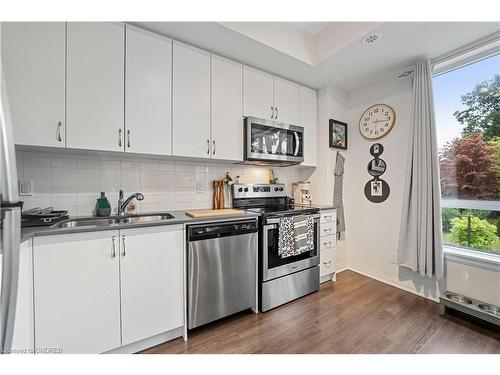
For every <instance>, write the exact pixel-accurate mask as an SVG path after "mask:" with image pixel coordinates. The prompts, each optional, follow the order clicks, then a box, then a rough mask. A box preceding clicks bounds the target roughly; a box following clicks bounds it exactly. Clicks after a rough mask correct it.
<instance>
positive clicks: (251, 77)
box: [243, 66, 274, 119]
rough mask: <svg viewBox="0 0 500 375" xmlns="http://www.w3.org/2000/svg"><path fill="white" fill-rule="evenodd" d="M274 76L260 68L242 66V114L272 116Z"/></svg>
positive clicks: (268, 117) (266, 117)
mask: <svg viewBox="0 0 500 375" xmlns="http://www.w3.org/2000/svg"><path fill="white" fill-rule="evenodd" d="M273 81H274V77H273V76H272V75H271V74H268V73H265V72H262V71H260V70H257V69H254V68H250V67H248V66H244V67H243V115H244V116H253V117H259V118H263V119H272V118H274V109H273V106H274V82H273Z"/></svg>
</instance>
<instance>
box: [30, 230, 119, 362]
mask: <svg viewBox="0 0 500 375" xmlns="http://www.w3.org/2000/svg"><path fill="white" fill-rule="evenodd" d="M34 249H35V251H34V275H35V276H34V295H35V344H36V345H35V347H36V348H61V349H62V352H63V353H64V354H68V353H78V354H80V353H82V354H83V353H101V352H105V351H108V350H111V349H114V348H117V347H119V346H120V344H121V339H120V265H119V264H120V263H119V262H120V258H119V250H120V249H119V241H118V231H101V232H87V233H76V234H63V235H54V236H45V237H35V239H34Z"/></svg>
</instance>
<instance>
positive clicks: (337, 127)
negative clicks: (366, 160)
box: [328, 119, 347, 150]
mask: <svg viewBox="0 0 500 375" xmlns="http://www.w3.org/2000/svg"><path fill="white" fill-rule="evenodd" d="M328 144H329V146H330V148H340V149H342V150H347V124H346V123H345V122H341V121H337V120H334V119H330V121H329V139H328Z"/></svg>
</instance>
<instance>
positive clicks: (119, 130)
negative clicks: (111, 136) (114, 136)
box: [118, 129, 122, 147]
mask: <svg viewBox="0 0 500 375" xmlns="http://www.w3.org/2000/svg"><path fill="white" fill-rule="evenodd" d="M118 147H122V130H121V129H118Z"/></svg>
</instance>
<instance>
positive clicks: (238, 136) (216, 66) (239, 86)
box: [211, 55, 243, 161]
mask: <svg viewBox="0 0 500 375" xmlns="http://www.w3.org/2000/svg"><path fill="white" fill-rule="evenodd" d="M242 106H243V66H242V65H241V64H239V63H237V62H234V61H231V60H227V59H224V58H222V57H220V56H216V55H212V111H211V113H212V158H214V159H223V160H238V161H241V160H243V108H242Z"/></svg>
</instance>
